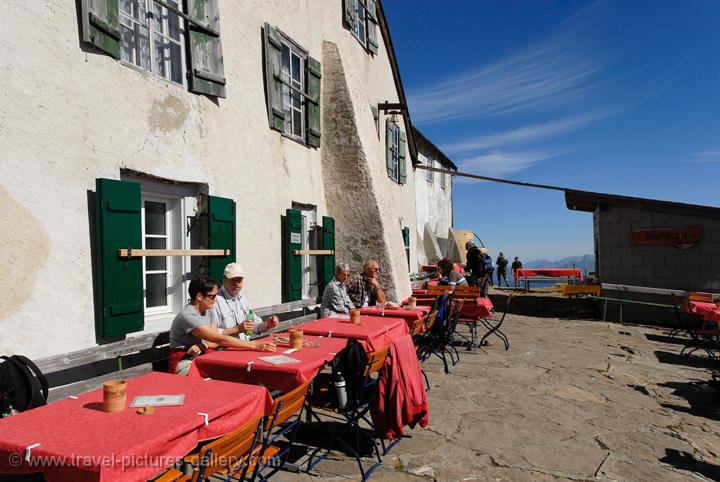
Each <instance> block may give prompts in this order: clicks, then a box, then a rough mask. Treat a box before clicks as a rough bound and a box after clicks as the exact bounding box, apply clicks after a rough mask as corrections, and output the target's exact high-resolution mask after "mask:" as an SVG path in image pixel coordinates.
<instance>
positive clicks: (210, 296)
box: [203, 293, 218, 300]
mask: <svg viewBox="0 0 720 482" xmlns="http://www.w3.org/2000/svg"><path fill="white" fill-rule="evenodd" d="M217 295H218V293H215V294H214V295H209V294H207V293H203V296H204V297H206V298H210V299H213V300H214V299H215V297H216V296H217Z"/></svg>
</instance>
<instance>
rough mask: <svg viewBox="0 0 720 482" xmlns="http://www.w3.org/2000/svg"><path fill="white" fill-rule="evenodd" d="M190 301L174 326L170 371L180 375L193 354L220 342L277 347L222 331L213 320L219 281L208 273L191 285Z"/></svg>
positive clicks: (256, 347)
mask: <svg viewBox="0 0 720 482" xmlns="http://www.w3.org/2000/svg"><path fill="white" fill-rule="evenodd" d="M188 292H189V294H190V304H188V305H187V306H186V307H185V308H184V309H183V310H182V311H181V312H180V313H178V314H177V316H176V317H175V319H174V320H173V322H172V326H171V327H170V359H169V364H168V371H169V372H170V373H175V374H178V375H187V374H188V373H190V367H191V365H192V361H193V358H195V357H196V356H197V355H200V354H201V353H203V352H204V351H205V350H206V349H207V348H215V347H217V346H218V345H219V346H223V347H227V348H244V349H247V350H258V351H275V345H274V344H273V343H268V342H259V341H245V340H238V339H237V338H235V337H233V336H228V335H223V334H220V333H219V332H218V330H217V327H216V326H215V324H214V322H213V315H212V311H213V307H214V306H215V303H217V299H216V298H217V296H218V292H219V290H218V282H217V281H215V280H214V279H212V278H208V277H206V276H198V277H196V278H194V279H193V280H192V281H191V282H190V287H189V288H188Z"/></svg>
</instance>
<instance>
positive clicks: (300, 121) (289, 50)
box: [281, 41, 307, 140]
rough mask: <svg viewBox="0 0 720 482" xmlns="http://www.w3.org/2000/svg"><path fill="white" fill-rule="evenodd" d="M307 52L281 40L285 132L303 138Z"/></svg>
mask: <svg viewBox="0 0 720 482" xmlns="http://www.w3.org/2000/svg"><path fill="white" fill-rule="evenodd" d="M306 58H307V54H306V53H305V52H303V51H301V50H300V49H298V48H297V47H295V46H294V45H292V44H290V43H289V42H286V41H283V42H282V71H281V76H282V80H283V87H282V89H283V95H282V97H283V111H284V112H285V133H286V134H287V135H289V136H292V137H294V138H297V139H299V140H304V138H305V137H304V136H305V135H304V133H305V98H304V97H303V95H302V92H305V61H306Z"/></svg>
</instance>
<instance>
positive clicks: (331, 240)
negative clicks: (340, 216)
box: [318, 216, 335, 294]
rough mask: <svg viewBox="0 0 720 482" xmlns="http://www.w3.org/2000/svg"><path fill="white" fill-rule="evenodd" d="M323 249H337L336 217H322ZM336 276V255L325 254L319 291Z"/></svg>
mask: <svg viewBox="0 0 720 482" xmlns="http://www.w3.org/2000/svg"><path fill="white" fill-rule="evenodd" d="M322 249H332V250H333V251H335V218H331V217H329V216H323V218H322ZM333 276H335V255H334V254H331V255H323V257H322V277H321V283H322V286H321V287H320V289H319V290H318V292H319V293H321V294H322V292H323V291H324V290H325V286H327V284H328V283H329V282H330V281H332V279H333Z"/></svg>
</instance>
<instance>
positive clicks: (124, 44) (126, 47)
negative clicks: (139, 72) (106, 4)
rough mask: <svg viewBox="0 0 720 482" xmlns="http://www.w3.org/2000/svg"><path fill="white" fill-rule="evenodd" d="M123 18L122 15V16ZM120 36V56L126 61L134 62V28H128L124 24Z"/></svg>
mask: <svg viewBox="0 0 720 482" xmlns="http://www.w3.org/2000/svg"><path fill="white" fill-rule="evenodd" d="M121 18H122V16H121ZM120 37H121V44H120V58H121V59H123V60H124V61H125V62H130V63H132V61H133V55H132V54H133V30H132V28H127V27H126V26H124V25H121V26H120Z"/></svg>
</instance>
